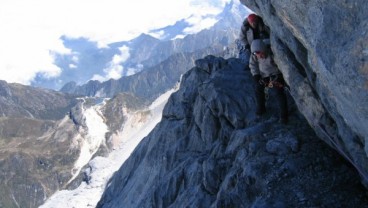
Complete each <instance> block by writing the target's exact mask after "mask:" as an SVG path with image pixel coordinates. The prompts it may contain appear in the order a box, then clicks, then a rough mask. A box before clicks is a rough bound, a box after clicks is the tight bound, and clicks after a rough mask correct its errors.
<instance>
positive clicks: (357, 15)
mask: <svg viewBox="0 0 368 208" xmlns="http://www.w3.org/2000/svg"><path fill="white" fill-rule="evenodd" d="M241 2H242V3H243V4H244V5H246V6H248V7H249V8H250V9H252V10H253V11H255V12H256V13H257V14H259V15H260V16H262V18H263V19H264V21H265V23H266V24H267V25H268V26H269V27H270V29H271V47H272V50H273V52H274V54H275V61H276V63H277V64H278V66H279V68H280V70H281V71H282V73H283V75H284V77H285V79H286V81H287V83H288V84H289V86H290V92H291V95H292V96H293V98H294V100H295V102H296V104H297V106H298V109H299V110H300V111H301V112H302V114H303V115H304V116H305V118H306V119H307V120H308V122H309V124H310V125H311V126H312V127H313V129H314V130H315V131H316V133H317V135H318V136H319V137H320V138H322V139H323V140H324V141H325V142H326V143H327V144H329V145H330V146H332V147H333V148H335V149H336V150H337V151H338V152H339V153H340V154H341V155H343V156H344V157H345V158H346V159H347V160H349V161H350V162H351V163H352V164H353V165H354V166H355V168H356V169H357V170H358V171H359V172H360V174H361V176H362V180H363V181H365V183H367V181H368V158H367V155H368V148H367V145H366V143H367V139H368V116H367V115H368V108H367V103H368V77H367V69H368V68H367V60H368V53H367V48H366V46H367V45H368V32H367V31H368V13H367V12H366V11H367V9H368V4H367V3H366V1H365V0H355V1H345V0H337V1H322V2H321V1H318V0H312V1H304V2H295V1H290V0H286V1H263V0H255V1H253V0H241Z"/></svg>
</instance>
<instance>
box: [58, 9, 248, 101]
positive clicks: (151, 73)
mask: <svg viewBox="0 0 368 208" xmlns="http://www.w3.org/2000/svg"><path fill="white" fill-rule="evenodd" d="M247 12H248V11H247V10H245V9H244V7H243V6H239V4H234V3H231V4H228V5H227V6H226V7H225V9H224V11H223V13H221V14H220V15H218V17H219V18H220V17H221V18H220V20H219V21H218V22H217V23H216V24H215V25H214V26H213V27H212V28H210V29H206V30H202V31H201V32H199V33H197V34H192V35H187V36H186V37H185V38H183V39H174V40H167V41H159V40H158V39H155V38H153V37H151V36H149V35H146V34H142V35H141V36H139V37H137V38H136V39H134V40H132V41H129V42H120V43H114V44H111V45H110V46H111V47H112V48H118V47H122V46H123V45H124V44H126V45H128V47H129V48H132V50H131V58H130V59H129V61H127V62H126V63H124V64H126V66H127V67H133V66H134V65H138V64H141V65H143V66H144V70H143V71H141V72H139V73H137V74H135V75H132V76H127V77H122V78H120V79H118V80H113V79H111V80H109V81H106V82H98V81H90V82H88V83H87V84H84V85H80V86H78V84H77V83H75V82H70V83H68V84H66V85H65V86H64V87H63V88H62V89H61V91H62V92H66V93H71V94H79V95H87V96H106V97H112V96H114V95H115V94H116V93H118V92H130V93H133V94H135V95H136V96H138V97H140V98H142V99H146V100H147V101H152V99H154V98H156V97H157V96H158V95H159V94H160V93H163V92H165V91H166V90H168V89H170V88H172V87H173V85H174V84H175V83H176V82H177V81H179V79H180V75H181V74H183V73H184V72H185V71H187V70H188V69H190V68H191V67H193V66H194V60H196V59H198V58H202V57H204V56H206V55H209V54H213V55H224V56H225V54H226V53H228V54H229V53H231V52H229V48H233V47H234V46H233V44H234V43H235V40H236V38H237V37H238V33H239V25H241V22H242V18H243V16H245V15H246V14H247ZM181 24H182V23H181ZM133 49H134V50H133ZM233 55H235V54H233ZM128 63H129V64H130V65H129V66H128V65H127V64H128Z"/></svg>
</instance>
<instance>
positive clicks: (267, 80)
mask: <svg viewBox="0 0 368 208" xmlns="http://www.w3.org/2000/svg"><path fill="white" fill-rule="evenodd" d="M251 52H252V55H251V58H250V63H249V68H250V71H251V74H252V75H253V78H254V81H255V82H256V102H257V110H256V115H257V116H261V115H262V114H264V113H265V112H266V106H265V91H264V90H265V88H266V89H267V90H273V91H275V93H276V100H277V102H278V107H279V122H280V123H282V124H286V123H287V122H288V107H287V100H286V94H285V92H284V87H285V81H284V78H283V77H282V74H281V72H280V71H279V69H278V67H277V65H276V64H275V62H274V60H273V54H272V51H271V48H270V47H269V46H268V45H266V44H265V43H264V42H263V40H261V39H255V40H254V41H253V42H252V44H251Z"/></svg>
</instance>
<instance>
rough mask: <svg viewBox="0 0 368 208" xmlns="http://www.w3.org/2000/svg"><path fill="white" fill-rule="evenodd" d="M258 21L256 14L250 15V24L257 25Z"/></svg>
mask: <svg viewBox="0 0 368 208" xmlns="http://www.w3.org/2000/svg"><path fill="white" fill-rule="evenodd" d="M257 21H258V16H257V15H256V14H250V15H249V16H248V22H249V23H255V22H257Z"/></svg>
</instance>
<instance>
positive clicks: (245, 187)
mask: <svg viewBox="0 0 368 208" xmlns="http://www.w3.org/2000/svg"><path fill="white" fill-rule="evenodd" d="M253 91H254V84H253V83H252V79H251V75H250V72H249V71H246V70H244V66H243V65H242V63H241V61H240V60H239V59H234V58H233V59H228V60H225V59H223V58H216V57H213V56H208V57H206V58H205V59H200V60H197V61H196V66H195V67H194V68H193V69H191V70H190V71H189V72H187V73H186V74H185V75H184V76H183V78H182V82H181V86H180V89H179V90H178V91H177V92H176V93H174V94H172V96H171V97H170V99H169V101H168V103H167V105H166V106H165V109H164V112H163V119H162V121H161V122H160V123H159V124H158V125H157V126H156V127H155V129H154V130H153V131H152V132H151V133H150V134H149V135H148V136H147V137H146V138H145V139H144V140H142V142H141V143H140V144H139V145H138V146H137V148H136V149H135V151H134V152H133V153H132V155H131V157H130V158H129V159H128V160H127V161H126V162H125V163H124V164H123V166H122V167H121V168H120V169H119V171H117V172H116V173H115V174H114V176H113V177H112V179H111V180H110V181H109V183H108V185H107V187H108V188H107V189H106V190H105V192H104V194H103V196H102V198H101V200H100V202H99V203H98V205H97V207H122V206H123V207H323V206H326V207H361V206H365V205H366V204H367V203H368V199H367V196H366V195H365V189H364V188H363V186H362V185H361V183H360V179H359V176H358V174H357V172H356V171H355V169H354V168H352V167H351V166H350V165H349V163H347V162H346V161H345V160H343V159H341V157H340V156H339V155H338V154H337V153H336V152H335V151H333V149H331V148H329V147H328V145H326V144H325V143H324V142H323V141H321V140H320V139H318V137H317V136H316V135H315V133H314V131H313V130H312V129H311V128H310V127H309V125H308V123H307V122H306V121H305V120H304V118H303V117H302V116H301V114H299V112H298V111H297V110H296V107H295V105H294V103H293V101H292V99H291V98H290V97H289V100H288V101H289V104H290V109H289V110H290V114H291V117H290V123H289V124H288V125H282V124H278V123H277V122H276V120H277V118H276V117H275V115H277V111H276V108H275V106H273V105H272V103H274V101H273V100H272V96H271V98H270V99H269V100H268V102H267V109H268V113H267V114H266V115H265V116H264V117H262V118H261V119H259V118H256V117H255V115H254V111H255V103H254V102H255V101H254V95H253ZM271 95H272V93H271ZM347 198H348V199H349V200H346V199H347Z"/></svg>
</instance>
